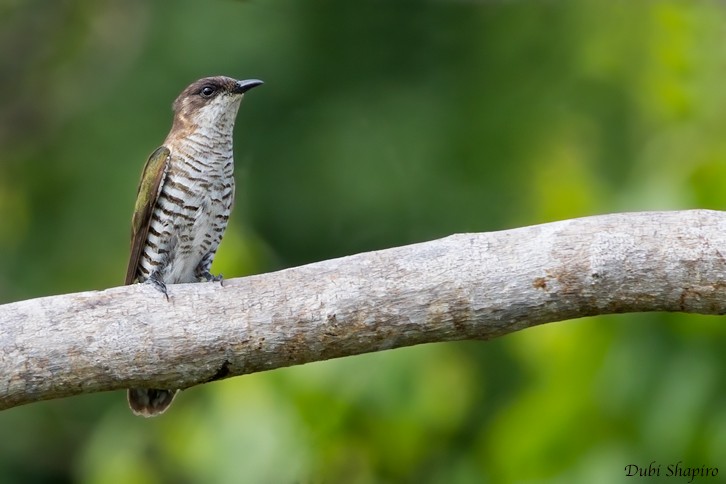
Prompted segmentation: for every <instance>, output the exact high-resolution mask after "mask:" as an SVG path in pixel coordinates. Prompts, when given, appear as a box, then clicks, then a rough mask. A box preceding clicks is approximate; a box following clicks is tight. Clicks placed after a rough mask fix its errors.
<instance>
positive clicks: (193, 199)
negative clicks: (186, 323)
mask: <svg viewBox="0 0 726 484" xmlns="http://www.w3.org/2000/svg"><path fill="white" fill-rule="evenodd" d="M215 136H217V138H216V141H217V143H215V144H214V146H211V147H210V144H211V143H210V141H211V140H210V138H209V137H208V136H204V135H203V134H200V133H195V134H194V135H192V136H190V137H189V138H188V139H187V142H186V143H184V145H183V146H176V147H174V148H173V151H172V152H171V155H170V156H171V159H170V161H169V171H168V173H167V176H166V179H165V180H164V183H163V185H162V188H161V193H160V194H159V199H158V201H157V204H156V207H155V209H154V211H153V214H152V218H151V224H150V226H149V234H148V237H147V241H146V246H145V248H144V252H143V254H142V257H141V261H140V264H139V271H140V275H141V278H142V280H145V279H147V278H148V277H149V276H150V275H151V274H152V273H154V272H156V273H157V277H158V279H159V280H160V281H162V282H164V283H166V284H177V283H184V282H197V281H199V280H200V273H201V272H207V273H208V272H209V268H210V266H211V265H212V261H213V259H214V255H215V253H216V251H217V247H218V246H219V243H220V242H221V240H222V235H223V234H224V231H225V229H226V228H227V221H228V220H229V214H230V211H231V209H232V202H233V198H234V174H233V171H234V162H233V159H232V138H231V135H229V136H220V133H217V134H215ZM220 142H221V143H220Z"/></svg>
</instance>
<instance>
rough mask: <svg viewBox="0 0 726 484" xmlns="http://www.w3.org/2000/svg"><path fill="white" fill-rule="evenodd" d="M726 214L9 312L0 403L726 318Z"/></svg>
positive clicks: (587, 221)
mask: <svg viewBox="0 0 726 484" xmlns="http://www.w3.org/2000/svg"><path fill="white" fill-rule="evenodd" d="M725 252H726V213H723V212H713V211H706V210H694V211H685V212H657V213H630V214H614V215H604V216H597V217H589V218H583V219H575V220H566V221H562V222H556V223H550V224H545V225H538V226H533V227H524V228H520V229H515V230H507V231H502V232H492V233H482V234H462V235H453V236H451V237H446V238H444V239H440V240H435V241H432V242H425V243H421V244H415V245H410V246H406V247H399V248H394V249H388V250H382V251H377V252H368V253H364V254H358V255H355V256H351V257H344V258H341V259H335V260H329V261H325V262H320V263H316V264H310V265H307V266H302V267H296V268H293V269H287V270H284V271H280V272H275V273H271V274H263V275H258V276H252V277H245V278H240V279H232V280H227V281H225V285H224V287H220V285H219V284H218V283H201V284H182V285H176V286H171V287H170V288H169V293H170V298H171V299H170V301H169V302H167V300H166V299H165V298H164V297H163V296H162V295H161V294H160V293H159V292H157V291H156V290H155V289H153V288H152V287H149V286H146V285H136V286H125V287H117V288H113V289H108V290H105V291H92V292H84V293H78V294H67V295H62V296H52V297H46V298H40V299H33V300H28V301H21V302H17V303H12V304H6V305H4V306H0V327H1V328H2V330H1V331H0V409H2V408H9V407H13V406H16V405H21V404H25V403H29V402H33V401H37V400H44V399H50V398H57V397H64V396H69V395H74V394H79V393H89V392H96V391H103V390H114V389H120V388H127V387H130V386H147V387H157V388H159V387H160V388H187V387H190V386H193V385H198V384H200V383H205V382H209V381H212V380H217V379H221V378H226V377H230V376H235V375H242V374H245V373H252V372H256V371H262V370H269V369H271V368H278V367H283V366H290V365H297V364H301V363H307V362H311V361H320V360H325V359H328V358H336V357H341V356H347V355H354V354H359V353H366V352H371V351H380V350H385V349H390V348H396V347H400V346H409V345H415V344H420V343H431V342H438V341H453V340H462V339H489V338H493V337H496V336H501V335H503V334H507V333H511V332H513V331H517V330H520V329H523V328H527V327H529V326H534V325H537V324H541V323H546V322H551V321H560V320H564V319H570V318H576V317H581V316H588V315H594V314H606V313H622V312H630V311H683V312H691V313H701V314H724V313H726V259H724V255H723V254H724V253H725Z"/></svg>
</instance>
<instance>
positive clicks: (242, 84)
mask: <svg viewBox="0 0 726 484" xmlns="http://www.w3.org/2000/svg"><path fill="white" fill-rule="evenodd" d="M261 84H264V82H262V81H260V80H259V79H247V80H246V81H237V85H236V86H235V87H234V91H233V92H234V93H235V94H244V93H246V92H247V91H249V90H250V89H252V88H253V87H257V86H259V85H261Z"/></svg>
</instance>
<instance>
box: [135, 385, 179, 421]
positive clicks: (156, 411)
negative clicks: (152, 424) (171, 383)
mask: <svg viewBox="0 0 726 484" xmlns="http://www.w3.org/2000/svg"><path fill="white" fill-rule="evenodd" d="M178 391H179V390H155V389H150V388H130V389H129V391H128V399H129V407H131V411H132V412H134V415H139V416H141V417H156V416H157V415H161V414H162V413H164V412H165V411H166V409H167V408H169V405H171V402H173V401H174V397H175V396H176V393H177V392H178Z"/></svg>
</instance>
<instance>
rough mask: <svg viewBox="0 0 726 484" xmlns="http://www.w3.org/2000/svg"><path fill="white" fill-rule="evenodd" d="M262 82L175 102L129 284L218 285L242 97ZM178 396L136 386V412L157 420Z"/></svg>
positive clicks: (232, 83)
mask: <svg viewBox="0 0 726 484" xmlns="http://www.w3.org/2000/svg"><path fill="white" fill-rule="evenodd" d="M260 84H262V81H258V80H257V79H250V80H246V81H237V80H235V79H231V78H229V77H223V76H218V77H207V78H204V79H200V80H198V81H197V82H195V83H193V84H192V85H190V86H189V87H187V88H186V89H184V91H182V93H181V94H180V95H179V97H178V98H177V99H176V101H174V104H173V106H172V107H173V111H174V123H173V124H172V127H171V131H170V132H169V135H168V136H167V137H166V140H165V141H164V144H162V145H161V146H160V147H159V148H157V149H156V151H154V152H153V153H152V154H151V156H149V159H148V160H147V161H146V165H145V166H144V171H143V173H142V175H141V182H140V183H139V189H138V194H137V198H136V205H135V207H134V214H133V218H132V227H131V257H130V258H129V264H128V269H127V271H126V282H125V284H133V283H134V282H144V283H149V284H152V285H153V286H154V287H155V288H156V289H158V290H159V291H161V292H162V293H163V294H164V295H165V296H166V298H167V299H168V298H169V296H168V294H167V289H166V284H177V283H184V282H198V281H220V282H221V280H222V276H213V275H212V274H211V273H210V272H209V269H210V267H211V265H212V261H213V260H214V254H215V252H216V251H217V247H218V246H219V242H220V241H221V240H222V234H223V233H224V230H225V228H226V227H227V220H228V219H229V214H230V211H231V209H232V202H233V200H234V176H233V169H234V160H233V158H232V131H233V129H234V122H235V118H236V117H237V110H238V109H239V106H240V102H241V101H242V97H243V96H244V93H246V92H247V91H249V90H250V89H252V88H253V87H256V86H259V85H260ZM176 393H177V390H167V389H147V388H132V389H130V390H129V391H128V400H129V406H130V407H131V410H132V411H133V412H134V413H135V414H136V415H142V416H145V417H152V416H155V415H159V414H161V413H162V412H164V411H165V410H166V409H167V408H168V407H169V405H171V402H172V400H173V399H174V396H175V395H176Z"/></svg>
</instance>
